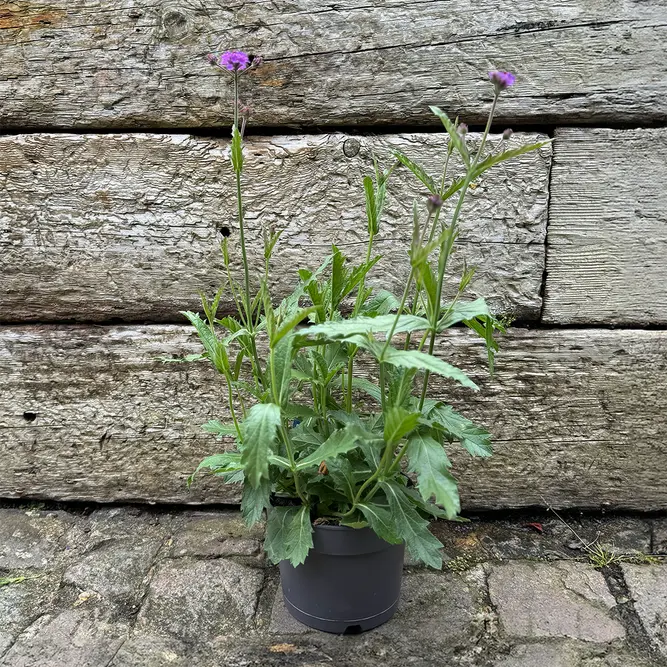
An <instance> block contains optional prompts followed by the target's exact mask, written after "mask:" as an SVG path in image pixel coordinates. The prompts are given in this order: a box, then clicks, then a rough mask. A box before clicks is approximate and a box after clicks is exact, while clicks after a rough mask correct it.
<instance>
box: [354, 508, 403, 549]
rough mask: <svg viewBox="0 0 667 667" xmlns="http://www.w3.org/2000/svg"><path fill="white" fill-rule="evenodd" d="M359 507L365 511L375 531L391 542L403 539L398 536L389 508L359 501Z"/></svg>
mask: <svg viewBox="0 0 667 667" xmlns="http://www.w3.org/2000/svg"><path fill="white" fill-rule="evenodd" d="M357 507H358V508H359V509H360V510H361V512H362V513H363V515H364V517H365V519H366V521H368V525H369V526H370V527H371V528H372V529H373V532H374V533H375V534H376V535H377V536H378V537H379V538H380V539H381V540H384V541H385V542H389V544H400V543H401V542H402V541H403V540H402V539H401V538H400V537H399V536H398V533H397V531H396V527H395V526H394V522H393V517H392V515H391V513H390V512H389V509H388V508H386V507H382V506H380V505H376V504H375V503H359V504H358V505H357Z"/></svg>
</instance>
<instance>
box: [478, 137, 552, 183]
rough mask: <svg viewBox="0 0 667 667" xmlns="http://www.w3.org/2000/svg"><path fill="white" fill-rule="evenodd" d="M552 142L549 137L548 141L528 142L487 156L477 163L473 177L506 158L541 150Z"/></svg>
mask: <svg viewBox="0 0 667 667" xmlns="http://www.w3.org/2000/svg"><path fill="white" fill-rule="evenodd" d="M551 142H552V140H551V139H548V140H546V141H538V142H537V143H535V144H528V145H527V146H519V147H518V148H512V149H510V150H508V151H503V152H502V153H497V154H495V155H489V156H488V157H487V158H485V159H484V160H482V161H481V162H479V163H478V164H477V166H476V167H475V171H474V176H473V178H477V177H478V176H481V175H482V174H483V173H484V172H485V171H488V170H489V169H491V167H493V166H495V165H497V164H500V163H501V162H505V160H510V159H512V158H515V157H519V156H520V155H524V154H525V153H531V152H532V151H536V150H539V149H540V148H543V147H544V146H548V145H549V144H550V143H551Z"/></svg>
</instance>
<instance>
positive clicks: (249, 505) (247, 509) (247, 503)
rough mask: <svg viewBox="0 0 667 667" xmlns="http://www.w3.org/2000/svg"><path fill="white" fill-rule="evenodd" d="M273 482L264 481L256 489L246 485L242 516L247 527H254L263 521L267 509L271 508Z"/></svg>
mask: <svg viewBox="0 0 667 667" xmlns="http://www.w3.org/2000/svg"><path fill="white" fill-rule="evenodd" d="M270 495H271V481H270V480H268V479H263V480H262V481H261V483H260V485H259V486H258V487H256V488H253V487H252V486H250V484H245V485H244V487H243V496H242V497H241V516H242V517H243V521H244V522H245V524H246V526H253V525H255V524H256V523H257V522H258V521H261V520H262V515H263V512H264V510H265V509H269V508H270V507H271V502H270Z"/></svg>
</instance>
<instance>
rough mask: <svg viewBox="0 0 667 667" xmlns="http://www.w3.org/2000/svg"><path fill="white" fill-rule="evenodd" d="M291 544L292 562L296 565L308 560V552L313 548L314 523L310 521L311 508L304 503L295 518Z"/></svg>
mask: <svg viewBox="0 0 667 667" xmlns="http://www.w3.org/2000/svg"><path fill="white" fill-rule="evenodd" d="M288 540H289V546H290V555H289V560H290V563H292V565H293V566H294V567H296V566H297V565H301V563H303V562H304V561H305V560H306V556H307V555H308V552H309V551H310V550H311V549H312V548H313V524H312V523H311V522H310V508H309V507H306V506H305V505H302V506H301V508H300V509H299V512H298V513H297V515H296V517H295V518H294V519H293V521H292V524H291V526H290V531H289V535H288Z"/></svg>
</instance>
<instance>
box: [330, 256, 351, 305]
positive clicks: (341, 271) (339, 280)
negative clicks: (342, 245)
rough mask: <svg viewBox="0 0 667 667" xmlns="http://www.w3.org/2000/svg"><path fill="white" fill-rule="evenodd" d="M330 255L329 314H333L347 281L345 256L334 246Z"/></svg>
mask: <svg viewBox="0 0 667 667" xmlns="http://www.w3.org/2000/svg"><path fill="white" fill-rule="evenodd" d="M331 254H332V256H333V262H332V265H331V312H334V311H335V310H336V309H337V308H338V304H339V303H340V299H341V295H342V293H343V288H344V286H345V282H346V280H347V272H346V270H345V256H344V255H343V253H341V251H340V250H339V249H338V248H337V247H336V246H335V245H332V246H331Z"/></svg>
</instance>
